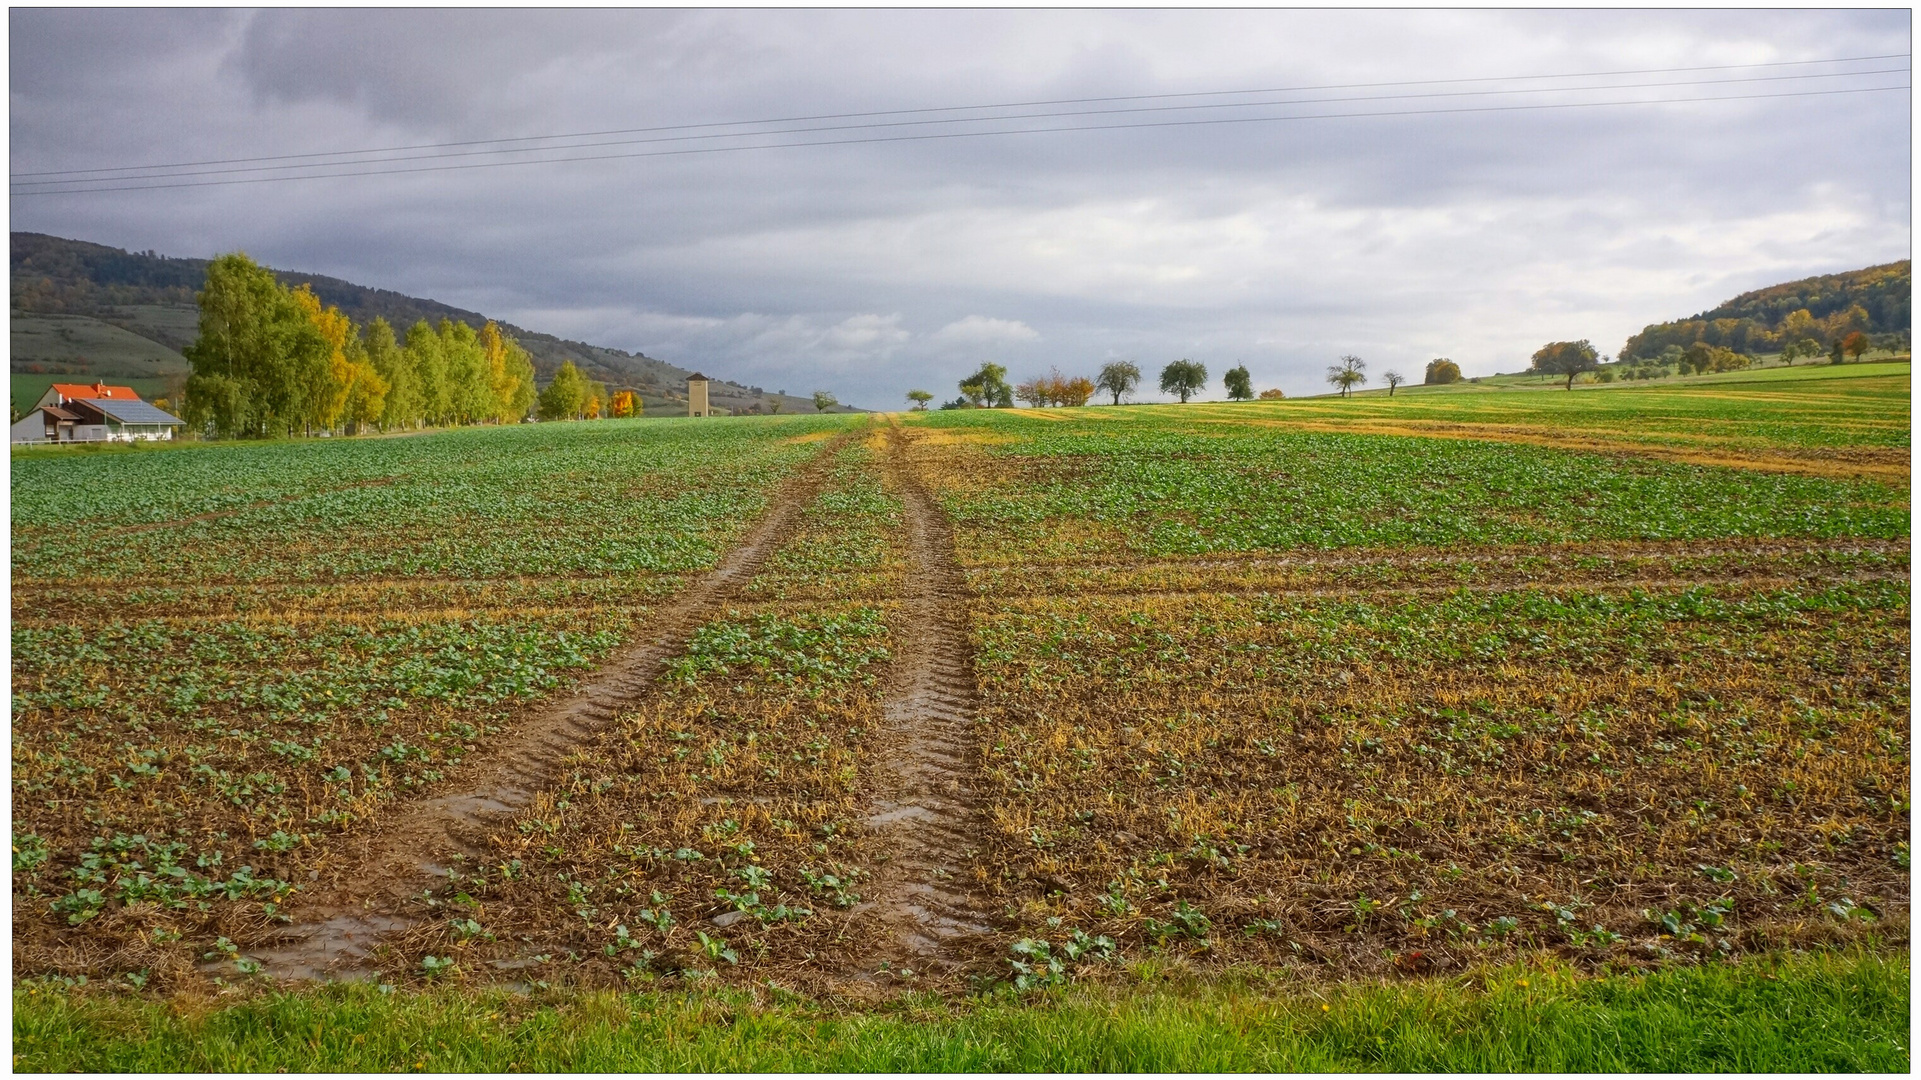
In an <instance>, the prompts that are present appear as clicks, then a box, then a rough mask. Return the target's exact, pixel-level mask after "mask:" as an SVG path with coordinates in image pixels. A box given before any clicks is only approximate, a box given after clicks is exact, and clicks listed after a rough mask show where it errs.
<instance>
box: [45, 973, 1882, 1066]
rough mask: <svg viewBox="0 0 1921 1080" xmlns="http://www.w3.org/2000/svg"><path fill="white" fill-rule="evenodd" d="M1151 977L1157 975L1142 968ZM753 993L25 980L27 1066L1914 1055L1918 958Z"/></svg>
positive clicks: (1602, 1062) (1174, 1062) (1640, 1062)
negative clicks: (111, 988) (196, 992)
mask: <svg viewBox="0 0 1921 1080" xmlns="http://www.w3.org/2000/svg"><path fill="white" fill-rule="evenodd" d="M1142 982H1143V983H1146V984H1153V983H1154V982H1155V980H1153V979H1152V978H1151V977H1150V978H1147V979H1144V980H1142ZM771 996H772V997H774V998H776V999H782V1000H779V1001H776V1002H772V1003H770V1002H767V1001H765V1000H763V1001H762V1002H759V1003H757V1002H755V1001H754V1000H753V998H752V996H750V995H747V994H744V993H727V992H705V993H703V992H699V991H686V992H675V993H665V994H612V993H573V994H569V993H564V992H544V993H541V994H539V995H538V996H522V995H516V994H513V993H510V992H507V991H502V990H491V991H479V992H474V991H467V990H463V989H458V988H447V989H441V990H435V991H429V992H426V993H421V994H405V993H396V994H392V995H382V994H379V993H376V992H375V991H374V990H373V988H371V987H366V986H337V987H331V988H327V989H324V990H318V991H313V990H310V991H304V992H297V993H272V994H260V995H255V996H247V997H243V998H242V999H241V1000H239V1001H238V1002H235V1003H232V1004H227V1005H221V1006H216V1007H212V1008H208V1007H205V1006H197V1005H191V1004H185V1005H181V1004H176V1005H168V1004H163V1003H156V1002H152V1001H147V1000H142V999H138V998H127V997H119V996H107V995H101V994H91V993H85V992H72V991H63V990H53V989H40V988H38V987H27V988H24V989H16V990H15V991H14V998H13V1002H14V1059H13V1064H14V1068H15V1069H16V1070H19V1071H33V1072H43V1071H44V1072H53V1071H65V1070H85V1071H102V1072H104V1071H124V1070H131V1071H166V1072H202V1071H207V1072H211V1071H248V1072H271V1071H274V1070H300V1071H342V1072H363V1071H380V1070H407V1069H412V1070H435V1071H476V1072H480V1071H486V1072H492V1071H503V1070H525V1071H606V1072H616V1071H619V1072H626V1071H636V1072H657V1071H658V1072H665V1071H724V1072H733V1071H742V1072H782V1071H828V1072H843V1071H844V1072H870V1071H906V1072H942V1071H975V1072H989V1071H1058V1072H1067V1071H1086V1070H1094V1071H1105V1072H1123V1071H1160V1072H1216V1071H1239V1070H1254V1071H1275V1072H1281V1071H1322V1070H1338V1071H1375V1070H1380V1071H1390V1072H1392V1071H1402V1072H1429V1071H1466V1072H1507V1071H1546V1072H1555V1071H1565V1072H1603V1071H1605V1072H1623V1071H1635V1072H1647V1071H1672V1072H1707V1071H1741V1072H1771V1071H1810V1072H1812V1071H1876V1072H1881V1071H1886V1072H1905V1071H1906V1070H1907V1069H1908V1067H1909V1050H1908V1037H1909V1036H1908V1001H1909V995H1908V958H1907V956H1906V954H1905V953H1903V954H1898V955H1894V956H1876V955H1871V954H1866V953H1858V954H1852V955H1814V956H1803V957H1796V958H1792V959H1788V960H1776V961H1771V962H1750V963H1748V964H1746V965H1744V966H1741V967H1732V966H1711V967H1700V968H1689V969H1678V970H1671V971H1665V972H1660V973H1657V974H1653V975H1646V976H1616V977H1605V978H1587V977H1578V976H1574V975H1571V974H1569V973H1566V972H1543V971H1539V970H1529V969H1519V968H1514V969H1508V970H1505V971H1500V972H1492V973H1487V974H1486V976H1485V977H1484V978H1482V979H1480V980H1472V979H1468V978H1462V979H1458V980H1452V981H1431V982H1411V983H1409V982H1403V983H1389V984H1371V985H1357V986H1349V987H1344V988H1336V989H1333V990H1323V991H1307V990H1302V989H1299V988H1295V989H1290V988H1288V987H1286V986H1276V985H1273V984H1266V985H1263V984H1260V983H1250V982H1238V983H1237V982H1217V983H1214V984H1211V985H1206V986H1195V985H1183V984H1181V983H1166V982H1163V983H1160V984H1158V986H1154V987H1153V988H1142V987H1136V988H1133V989H1125V990H1121V989H1106V988H1077V989H1074V990H1070V991H1067V992H1063V993H1057V994H1054V995H1049V996H1044V997H1041V998H1038V999H1034V1000H1028V1001H1023V1000H1021V999H1019V998H1015V997H1013V996H1011V995H1008V994H996V995H988V996H985V997H981V998H975V999H970V1000H965V1001H957V1002H941V1001H938V1000H929V999H925V998H923V999H918V1000H916V999H912V998H903V999H901V1000H900V1001H898V1002H895V1003H894V1004H893V1005H891V1006H889V1007H886V1008H882V1009H871V1010H853V1009H846V1008H833V1007H827V1006H820V1005H816V1004H811V1003H807V1002H802V1001H799V1000H797V999H794V998H792V997H791V996H785V995H781V994H780V993H779V992H778V991H776V992H775V993H774V994H773V995H771Z"/></svg>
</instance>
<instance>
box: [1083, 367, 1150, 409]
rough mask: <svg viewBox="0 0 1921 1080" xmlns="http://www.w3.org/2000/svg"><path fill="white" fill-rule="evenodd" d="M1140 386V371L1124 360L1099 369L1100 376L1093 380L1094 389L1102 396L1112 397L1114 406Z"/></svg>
mask: <svg viewBox="0 0 1921 1080" xmlns="http://www.w3.org/2000/svg"><path fill="white" fill-rule="evenodd" d="M1140 384H1141V369H1140V368H1137V367H1135V366H1134V365H1133V364H1130V363H1128V362H1127V361H1125V360H1116V361H1115V362H1114V363H1111V364H1107V365H1105V366H1103V367H1102V368H1101V373H1100V375H1099V376H1098V377H1097V378H1095V380H1094V388H1095V389H1097V390H1099V391H1100V392H1101V393H1103V394H1112V395H1114V404H1116V405H1119V404H1120V403H1121V398H1123V397H1126V396H1127V395H1128V394H1131V393H1133V392H1134V388H1135V387H1136V386H1139V385H1140Z"/></svg>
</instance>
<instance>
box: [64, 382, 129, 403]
mask: <svg viewBox="0 0 1921 1080" xmlns="http://www.w3.org/2000/svg"><path fill="white" fill-rule="evenodd" d="M53 392H54V393H56V394H59V395H60V396H61V398H63V399H64V400H67V401H85V400H86V399H88V398H111V399H112V400H114V401H139V400H140V395H139V394H136V393H134V392H133V387H131V386H108V385H107V384H106V383H101V382H97V383H94V384H93V385H91V386H89V385H87V384H86V383H68V382H57V383H54V384H53Z"/></svg>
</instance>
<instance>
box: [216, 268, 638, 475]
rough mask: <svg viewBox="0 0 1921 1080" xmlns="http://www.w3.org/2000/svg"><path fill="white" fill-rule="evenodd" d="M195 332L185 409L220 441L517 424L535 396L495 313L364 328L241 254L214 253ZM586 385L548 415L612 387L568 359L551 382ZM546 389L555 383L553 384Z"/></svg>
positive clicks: (592, 403) (594, 399) (593, 401)
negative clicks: (402, 333) (401, 334)
mask: <svg viewBox="0 0 1921 1080" xmlns="http://www.w3.org/2000/svg"><path fill="white" fill-rule="evenodd" d="M197 300H198V302H199V306H200V319H199V337H198V339H197V340H195V342H194V343H193V344H192V345H190V346H188V347H187V349H186V350H185V355H186V357H187V360H188V362H189V363H190V364H191V365H192V374H191V375H189V376H188V378H187V383H186V392H185V395H184V398H185V400H184V403H183V405H182V412H183V413H184V416H183V417H182V418H183V419H185V420H186V421H187V422H188V424H189V425H190V426H192V427H193V428H195V429H196V430H200V431H206V432H212V433H213V434H215V435H218V436H220V437H223V438H260V437H274V436H283V435H289V434H293V433H296V432H299V433H309V434H310V433H312V432H314V431H335V430H344V431H359V430H364V429H365V428H368V427H377V428H379V429H381V430H383V431H384V430H392V429H397V428H399V429H404V428H413V427H422V426H427V425H434V426H449V425H457V424H483V423H514V422H517V421H519V420H521V419H523V418H524V417H526V416H527V415H528V412H529V410H530V409H532V407H533V406H534V404H535V401H536V394H535V386H534V366H533V361H532V358H531V357H530V356H528V354H527V351H526V350H525V349H523V348H521V347H520V344H519V343H518V342H517V341H515V340H514V339H513V338H511V337H509V336H507V335H504V334H502V333H501V332H500V328H499V327H498V326H497V325H495V324H494V323H492V322H489V323H487V324H486V325H484V326H482V327H481V328H480V329H479V330H475V329H474V328H473V327H471V326H468V325H467V324H465V323H461V322H455V321H453V320H450V319H442V320H441V322H440V325H439V326H437V327H436V326H432V325H429V324H428V323H427V321H426V320H424V319H423V320H421V321H419V322H417V323H415V324H414V325H413V326H412V327H410V328H408V330H407V333H406V337H405V339H404V340H402V339H399V338H397V337H396V336H395V334H394V330H393V327H391V326H389V325H388V324H387V321H386V320H385V319H381V318H376V319H374V320H373V321H372V322H370V323H369V324H368V325H367V326H366V327H365V328H364V329H363V328H361V327H358V326H355V325H354V323H353V321H352V320H351V319H349V318H348V317H347V316H345V315H343V314H341V312H340V309H339V308H337V307H333V306H331V305H323V304H322V303H321V302H320V299H319V298H318V297H316V296H315V295H314V293H313V290H312V289H311V288H309V287H308V286H306V285H302V286H301V287H300V288H298V289H289V288H287V287H286V286H284V285H282V284H280V283H279V282H278V281H277V280H275V278H274V275H273V273H272V272H271V271H269V270H267V269H266V268H265V267H262V266H260V265H259V264H258V263H256V262H254V261H253V260H252V259H250V258H248V257H247V256H246V255H245V254H242V253H238V252H236V253H234V254H230V255H223V256H220V257H219V258H217V259H214V260H213V261H212V262H211V263H209V264H208V266H207V278H206V284H205V285H204V286H203V287H202V288H201V290H200V292H199V295H198V297H197ZM570 370H571V371H572V381H574V382H578V383H580V384H584V385H581V386H579V387H578V390H579V393H578V394H577V395H576V394H574V393H573V392H572V391H568V392H566V393H564V394H562V395H559V396H557V397H556V398H555V400H554V401H553V402H552V404H553V405H554V408H553V409H552V410H551V412H550V410H549V408H548V405H549V401H548V400H547V399H546V397H545V396H544V395H543V396H542V398H541V406H542V413H543V414H544V415H546V414H550V415H552V416H554V417H555V418H562V417H568V418H571V417H573V416H580V415H588V413H589V410H590V409H592V410H593V413H592V414H593V415H599V407H600V403H602V402H604V401H605V397H606V394H605V389H604V388H600V389H598V390H596V389H595V387H598V385H599V384H592V383H587V382H586V380H585V379H584V378H583V377H582V376H581V375H580V373H579V372H578V370H573V365H572V364H571V363H568V364H565V365H563V366H562V374H561V376H560V377H558V378H557V379H556V382H560V381H562V380H563V379H566V378H567V376H568V372H569V371H570ZM550 389H551V388H550Z"/></svg>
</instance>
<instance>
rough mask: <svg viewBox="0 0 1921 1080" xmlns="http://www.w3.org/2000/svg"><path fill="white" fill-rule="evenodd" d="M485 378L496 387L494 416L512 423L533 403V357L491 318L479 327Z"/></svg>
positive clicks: (502, 421) (493, 417) (531, 406)
mask: <svg viewBox="0 0 1921 1080" xmlns="http://www.w3.org/2000/svg"><path fill="white" fill-rule="evenodd" d="M480 352H481V355H482V356H483V357H484V358H485V364H484V372H485V378H486V379H487V381H488V383H489V384H490V385H491V386H492V388H493V406H494V408H493V415H492V419H495V420H498V421H500V422H501V423H503V424H511V423H514V422H515V421H518V420H519V419H521V418H522V417H524V416H526V415H527V410H529V409H531V408H533V404H534V393H535V390H534V361H533V357H531V356H529V355H528V354H527V350H526V349H523V348H521V347H520V342H518V341H515V340H514V339H513V338H510V337H507V336H505V335H503V334H502V333H501V332H500V327H499V326H497V325H495V324H494V323H493V322H492V321H491V320H490V321H488V323H487V325H485V326H483V327H481V328H480Z"/></svg>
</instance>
